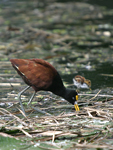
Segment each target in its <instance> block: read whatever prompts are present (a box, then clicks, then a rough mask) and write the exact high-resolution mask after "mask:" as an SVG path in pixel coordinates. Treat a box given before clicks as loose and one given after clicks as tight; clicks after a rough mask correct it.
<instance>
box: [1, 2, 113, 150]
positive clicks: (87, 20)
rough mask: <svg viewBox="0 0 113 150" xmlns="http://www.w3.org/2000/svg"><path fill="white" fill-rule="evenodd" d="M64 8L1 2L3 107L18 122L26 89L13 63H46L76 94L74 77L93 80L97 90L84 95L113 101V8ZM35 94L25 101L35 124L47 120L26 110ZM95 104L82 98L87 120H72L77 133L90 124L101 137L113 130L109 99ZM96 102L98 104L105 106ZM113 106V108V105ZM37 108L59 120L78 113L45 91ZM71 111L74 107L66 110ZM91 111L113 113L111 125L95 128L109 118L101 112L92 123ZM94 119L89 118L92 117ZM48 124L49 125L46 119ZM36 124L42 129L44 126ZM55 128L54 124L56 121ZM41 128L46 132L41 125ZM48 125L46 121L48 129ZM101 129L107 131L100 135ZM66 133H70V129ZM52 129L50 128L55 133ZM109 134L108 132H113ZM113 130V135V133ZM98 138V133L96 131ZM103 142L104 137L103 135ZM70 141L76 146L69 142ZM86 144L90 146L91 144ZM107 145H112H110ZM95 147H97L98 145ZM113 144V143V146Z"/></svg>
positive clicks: (68, 4) (106, 5) (102, 4)
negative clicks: (36, 60)
mask: <svg viewBox="0 0 113 150" xmlns="http://www.w3.org/2000/svg"><path fill="white" fill-rule="evenodd" d="M62 2H63V1H58V0H57V1H55V0H46V1H41V0H38V1H37V0H34V1H30V0H27V1H26V0H21V1H20V0H19V1H18V0H16V1H15V0H14V1H13V0H7V1H6V0H1V1H0V4H1V5H0V106H1V108H7V110H8V111H10V112H11V113H14V114H17V116H19V115H20V113H19V112H18V109H17V107H19V105H18V100H17V93H19V92H20V91H21V90H22V89H23V88H24V87H26V85H25V83H24V82H23V81H22V79H21V78H20V77H19V75H17V73H16V72H15V70H14V69H13V67H12V66H11V64H10V61H9V60H10V59H11V58H23V59H29V58H41V59H44V60H46V61H48V62H50V63H51V64H52V65H53V66H54V67H55V68H56V69H57V70H58V72H59V73H60V75H61V77H62V79H63V82H64V84H65V86H68V87H70V88H74V89H76V87H74V85H73V81H72V80H73V78H74V76H76V75H81V76H84V77H85V78H86V79H89V80H91V83H92V86H91V89H92V90H91V91H90V90H80V93H82V94H84V93H89V94H96V93H98V92H99V90H101V93H100V94H105V95H111V96H112V95H113V25H112V16H113V9H112V7H113V6H112V3H113V2H112V1H109V2H111V3H106V1H100V0H99V1H92V0H91V1H88V0H87V1H86V0H84V1H78V2H77V1H76V2H75V1H65V3H64V2H63V3H62ZM107 2H108V1H107ZM32 93H33V90H32V89H30V90H28V92H26V93H25V94H24V95H23V96H22V99H23V101H24V102H25V108H26V111H28V113H29V112H30V113H29V114H30V115H29V117H31V118H32V117H38V116H41V114H38V115H37V112H32V109H31V108H28V107H27V106H26V102H27V101H28V99H29V98H30V96H31V94H32ZM90 98H91V97H90ZM90 98H89V97H88V98H87V97H83V96H82V97H80V98H79V105H80V109H81V112H80V115H81V116H80V117H81V120H80V119H79V117H78V118H77V116H76V118H72V120H71V121H73V122H72V124H70V127H69V128H71V130H77V129H76V128H74V129H73V127H74V126H73V127H72V126H71V125H73V124H77V126H78V127H77V128H78V130H81V129H80V126H79V123H78V122H80V123H81V125H82V124H83V125H84V124H87V126H88V122H89V125H92V124H93V125H95V124H96V125H98V129H99V132H100V131H103V130H104V125H106V124H107V125H108V126H110V125H111V122H112V121H111V120H112V119H111V118H112V105H111V106H110V109H109V107H108V106H109V103H107V105H104V104H103V103H102V101H104V100H106V99H107V98H106V97H105V98H99V97H98V98H97V99H96V100H92V101H90V100H89V99H90ZM95 101H96V102H97V101H98V102H99V105H97V104H96V102H95ZM92 103H93V104H92ZM60 104H62V105H60ZM110 104H112V99H111V103H110ZM32 105H33V106H36V107H40V108H41V109H42V110H46V111H47V112H48V113H51V114H52V115H54V116H60V115H61V114H62V113H63V114H64V113H67V114H69V113H73V112H74V109H73V108H72V106H71V105H69V103H68V102H66V101H64V100H63V99H62V98H60V97H57V96H55V95H54V94H51V93H50V92H42V91H41V92H39V93H37V96H36V97H35V99H34V102H33V103H32ZM68 105H69V107H66V106H68ZM93 105H94V107H93ZM61 106H62V107H61ZM90 106H91V107H90ZM85 107H87V108H89V111H88V113H89V112H90V109H91V108H93V109H95V111H93V112H92V113H91V115H93V114H95V112H96V109H97V110H98V109H102V110H103V112H104V113H105V112H106V111H107V112H109V113H110V116H111V118H109V117H105V116H106V115H105V114H104V117H105V118H106V119H105V122H106V123H105V122H104V121H103V122H101V121H100V120H101V119H102V118H101V119H100V120H98V121H97V120H96V122H95V118H96V116H97V114H99V113H100V114H101V113H102V114H103V112H98V111H97V113H96V114H95V116H93V117H94V118H93V117H92V118H88V116H87V115H86V116H85V117H86V118H85V119H84V118H82V115H84V114H85V113H86V110H85ZM70 108H71V109H70ZM102 114H101V115H100V116H102ZM91 115H89V116H90V117H91ZM100 116H99V117H100ZM21 117H22V115H21ZM42 117H43V116H42ZM74 117H75V116H74ZM64 118H65V117H64ZM33 119H34V118H33ZM66 119H67V120H68V121H69V122H68V123H70V122H71V121H70V120H69V117H68V118H66ZM76 119H78V120H79V121H77V120H76ZM90 119H91V120H90ZM96 119H97V118H96ZM107 119H108V120H107ZM110 119H111V120H110ZM40 120H41V119H40ZM50 120H51V119H50ZM50 120H49V121H50ZM59 120H60V119H58V120H57V119H56V120H55V121H56V122H57V121H58V122H59ZM62 120H63V119H62ZM62 120H60V122H62ZM27 121H28V120H27ZM35 121H36V120H35V119H34V122H35ZM63 121H64V120H63ZM83 121H85V123H83ZM110 121H111V122H110ZM42 122H44V119H43V120H42ZM35 123H36V124H38V123H39V122H38V123H37V122H35ZM49 123H50V124H51V121H50V122H49ZM39 124H40V126H41V122H40V123H39ZM45 124H46V119H45V122H44V124H43V126H44V125H45ZM96 125H95V126H96ZM101 125H102V127H103V130H101V129H100V126H101ZM48 126H49V125H48ZM48 126H47V127H46V126H44V131H46V128H47V129H48V130H49V128H48ZM110 127H111V126H110ZM34 128H35V127H34ZM63 128H66V129H67V130H69V132H70V129H69V128H67V126H66V127H63ZM63 128H60V127H59V129H60V130H61V131H64V129H63ZM83 128H84V133H86V132H87V131H86V126H84V127H83ZM52 129H53V128H52V127H50V130H52ZM56 130H57V129H56ZM96 130H97V128H96ZM105 130H108V128H106V129H105ZM105 130H104V131H105ZM110 130H111V133H112V132H113V131H112V128H111V129H110ZM41 132H42V130H41ZM92 132H93V133H96V131H95V130H94V131H92ZM105 132H106V131H105ZM84 133H83V134H84ZM100 133H102V132H100ZM98 134H99V133H98ZM102 137H104V135H103V133H102ZM108 137H109V138H106V140H109V139H110V138H111V135H109V136H108ZM85 138H86V137H85ZM64 139H65V138H64ZM67 139H68V140H69V141H71V140H70V139H69V138H67ZM92 139H93V138H92ZM40 140H41V139H40ZM57 140H59V139H57ZM86 140H87V141H88V139H86ZM45 141H46V140H45ZM61 141H64V140H63V138H61ZM69 141H68V142H67V145H68V144H69V143H70V142H69ZM78 141H80V142H81V143H82V140H81V139H77V140H76V142H78ZM84 141H85V140H84ZM95 141H96V140H94V142H95ZM57 142H59V141H57ZM72 142H73V141H72ZM74 142H75V141H74ZM104 142H105V143H107V142H108V141H104ZM109 142H111V141H109ZM95 143H96V144H97V141H96V142H95ZM46 144H47V143H46ZM60 144H61V143H60ZM79 144H80V143H79ZM111 144H113V143H112V142H111ZM15 145H16V144H15ZM62 145H63V148H64V149H65V148H67V147H65V146H64V144H61V147H62ZM72 145H73V143H72ZM72 145H71V146H72ZM49 146H50V145H49ZM52 146H53V145H52ZM59 147H60V146H59ZM61 147H60V148H61ZM55 148H56V147H55ZM97 148H98V147H97ZM99 148H101V147H99ZM34 149H35V148H34Z"/></svg>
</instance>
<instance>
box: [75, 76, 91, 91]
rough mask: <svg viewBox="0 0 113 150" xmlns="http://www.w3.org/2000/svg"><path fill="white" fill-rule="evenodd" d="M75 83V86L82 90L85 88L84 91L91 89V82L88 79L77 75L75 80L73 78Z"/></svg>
mask: <svg viewBox="0 0 113 150" xmlns="http://www.w3.org/2000/svg"><path fill="white" fill-rule="evenodd" d="M73 82H74V85H75V86H76V87H77V88H78V89H80V88H83V89H91V88H90V87H91V81H90V80H88V79H85V78H84V77H82V76H80V75H76V76H75V77H74V78H73Z"/></svg>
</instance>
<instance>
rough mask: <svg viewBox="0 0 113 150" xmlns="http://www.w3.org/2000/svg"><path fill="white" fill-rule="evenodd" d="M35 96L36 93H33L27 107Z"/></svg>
mask: <svg viewBox="0 0 113 150" xmlns="http://www.w3.org/2000/svg"><path fill="white" fill-rule="evenodd" d="M35 95H36V92H34V93H33V95H32V96H31V98H30V100H29V102H28V104H27V105H29V104H30V103H31V101H32V100H33V98H34V96H35Z"/></svg>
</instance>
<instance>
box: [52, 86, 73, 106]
mask: <svg viewBox="0 0 113 150" xmlns="http://www.w3.org/2000/svg"><path fill="white" fill-rule="evenodd" d="M73 92H75V90H72V89H67V88H65V87H63V88H62V90H60V91H59V90H58V91H55V92H53V93H54V94H56V95H58V96H61V97H63V98H64V99H65V100H67V101H68V102H70V103H72V104H73V102H71V96H72V93H73Z"/></svg>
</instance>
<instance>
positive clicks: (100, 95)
mask: <svg viewBox="0 0 113 150" xmlns="http://www.w3.org/2000/svg"><path fill="white" fill-rule="evenodd" d="M78 95H80V96H99V97H113V95H102V94H98V95H97V94H96V95H95V94H84V93H83V94H82V93H78Z"/></svg>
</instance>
